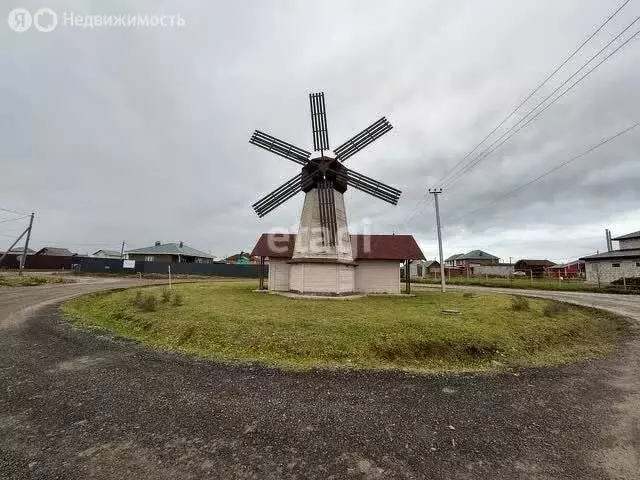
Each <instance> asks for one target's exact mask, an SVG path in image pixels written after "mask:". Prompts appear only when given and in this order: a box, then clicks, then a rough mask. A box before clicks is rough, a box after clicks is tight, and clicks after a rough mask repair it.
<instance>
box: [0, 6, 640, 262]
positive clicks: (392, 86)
mask: <svg viewBox="0 0 640 480" xmlns="http://www.w3.org/2000/svg"><path fill="white" fill-rule="evenodd" d="M23 3H24V4H25V5H21V6H25V7H26V8H30V9H34V8H39V7H40V6H41V5H39V4H36V3H35V2H23ZM48 6H49V7H51V8H53V9H54V10H56V11H58V12H63V11H73V12H74V13H75V14H78V15H129V14H131V15H136V14H143V15H144V14H179V15H181V16H182V17H183V18H185V19H186V25H185V26H184V27H183V28H143V27H139V28H95V29H81V28H70V27H67V28H64V27H62V26H59V27H58V28H57V29H56V30H55V31H54V32H52V33H48V34H43V33H39V32H34V31H31V32H26V33H24V34H17V33H14V32H12V31H10V30H9V29H8V27H7V25H6V22H3V23H2V26H1V27H0V40H1V41H2V44H3V46H4V47H3V48H2V49H1V50H0V69H1V70H2V72H3V75H2V76H1V77H0V92H1V93H0V101H2V104H3V109H2V111H1V112H0V129H1V130H0V131H2V132H3V141H2V144H1V145H2V146H1V147H0V148H1V152H2V157H1V158H2V172H3V173H2V174H0V191H1V192H2V195H1V196H0V198H1V199H2V200H1V202H0V207H6V208H11V209H15V210H19V211H31V210H35V211H36V215H37V217H36V226H35V229H34V236H33V242H34V244H35V245H36V246H42V245H45V244H48V243H51V242H59V243H60V244H63V245H70V246H74V247H75V248H73V249H74V250H76V251H81V252H82V251H91V250H92V249H94V248H93V247H94V246H95V245H98V244H99V245H101V246H103V247H105V248H108V247H111V248H115V247H117V246H118V245H119V243H120V242H121V241H122V240H125V241H126V242H127V244H128V246H129V247H130V248H134V247H142V246H146V245H150V244H152V243H153V242H154V241H155V240H162V241H172V240H173V241H176V240H183V241H185V242H186V243H187V244H189V245H193V246H194V247H196V248H200V249H202V250H207V251H208V250H211V251H212V252H213V253H214V254H215V255H219V256H222V255H225V254H230V253H232V252H234V251H239V250H245V251H246V250H248V249H250V248H251V247H252V246H253V244H254V242H255V241H256V239H257V238H258V235H259V234H260V233H261V232H263V231H268V230H271V229H273V228H276V227H285V228H290V227H291V226H294V225H295V224H296V222H297V218H298V215H299V214H300V210H301V206H302V196H301V195H299V196H297V197H295V198H294V199H293V200H291V201H290V202H288V203H287V204H286V205H284V206H283V207H281V208H279V209H277V210H275V211H274V212H272V213H271V214H269V215H268V216H266V217H264V218H263V219H259V218H257V216H256V215H255V214H254V213H253V212H252V210H251V204H252V203H253V202H254V201H256V200H257V199H258V198H260V197H262V196H263V195H264V194H266V193H268V192H269V191H271V190H272V189H274V188H275V187H276V186H278V185H280V184H282V183H283V182H284V181H286V180H287V179H288V178H290V177H292V176H293V175H295V174H296V173H297V172H298V167H297V166H296V165H295V164H293V163H291V162H288V161H287V160H285V159H282V158H280V157H277V156H274V155H269V154H268V153H267V152H264V151H262V150H260V149H257V148H255V147H253V146H251V145H249V144H248V138H249V136H250V134H251V132H252V130H253V129H255V128H259V129H261V130H264V131H266V132H268V133H271V134H273V135H275V136H277V137H280V138H282V139H284V140H286V141H289V142H291V143H294V144H296V145H299V146H300V147H302V148H306V149H309V148H310V145H311V138H310V137H311V136H310V120H309V114H308V101H307V97H306V95H307V93H308V92H310V91H320V90H323V91H325V92H326V98H327V109H328V115H329V117H328V123H329V135H330V141H331V143H332V145H334V146H335V145H337V144H339V143H341V142H342V141H344V140H346V139H347V138H349V137H350V136H351V135H353V134H354V133H356V132H358V131H359V130H360V129H362V128H364V127H365V126H367V125H369V124H370V123H371V122H372V121H373V120H375V119H377V118H379V117H380V116H381V115H387V116H388V118H389V119H390V120H391V121H392V123H393V124H394V126H395V128H394V130H392V131H391V132H390V133H389V134H388V135H386V136H385V137H383V138H382V139H380V140H378V141H377V142H375V144H373V145H371V146H370V147H369V148H367V149H366V150H364V151H362V152H360V153H359V154H358V155H356V156H354V157H352V158H351V159H349V162H348V165H349V167H350V168H354V169H356V170H358V171H360V172H362V173H364V174H366V175H369V176H372V177H375V178H378V179H380V180H382V181H384V182H386V183H389V184H391V185H395V186H397V187H398V188H401V189H402V190H403V197H402V199H401V202H400V204H399V205H398V206H397V207H391V206H388V205H387V204H384V203H382V202H379V201H375V200H372V199H371V198H370V197H368V196H366V195H364V194H362V193H361V192H357V191H355V192H354V191H349V192H347V197H346V200H347V208H348V215H349V220H350V222H351V223H352V225H358V224H359V223H361V222H363V221H365V220H367V221H369V220H370V221H371V223H372V228H373V230H374V231H378V232H391V231H398V232H403V233H412V234H414V235H415V236H416V238H418V239H419V241H420V243H421V246H422V247H423V249H424V250H425V253H427V254H428V255H429V256H434V255H435V254H436V241H435V240H436V239H435V229H434V214H433V204H432V202H431V201H425V200H423V198H424V195H425V192H426V189H427V188H428V187H430V186H435V185H436V183H437V182H438V180H439V179H440V178H441V177H442V176H443V175H445V174H446V173H447V172H448V171H449V170H450V169H451V168H452V167H453V166H454V165H455V164H456V163H457V162H458V161H459V160H460V159H461V158H463V157H464V155H465V154H466V153H467V152H468V151H469V150H470V149H471V148H473V147H474V146H475V145H476V144H477V143H478V142H479V141H480V140H481V139H482V138H483V137H484V136H485V135H486V134H487V133H488V132H489V131H491V129H492V128H493V127H494V126H495V125H496V124H497V123H498V122H499V121H500V120H501V119H502V118H503V117H504V116H505V115H506V114H507V113H508V112H509V111H510V110H511V109H512V108H513V106H514V105H516V104H517V103H518V102H519V100H520V99H522V98H523V97H524V96H526V95H527V94H528V92H530V91H531V90H532V89H533V87H534V86H535V85H536V84H537V83H538V82H540V80H541V79H542V78H544V77H545V76H546V75H547V74H548V73H549V72H550V71H551V70H552V69H553V68H554V67H555V66H556V65H559V64H560V63H561V62H562V60H563V59H564V58H566V56H567V55H568V53H569V52H571V51H572V50H573V49H574V48H575V47H576V46H577V45H578V44H580V43H581V42H582V41H583V39H585V38H586V36H587V35H588V34H589V33H590V32H592V31H593V29H594V26H595V25H598V24H599V23H600V22H601V21H602V20H603V19H604V18H606V16H608V15H609V14H610V13H611V12H612V10H613V9H612V6H611V5H609V4H605V3H603V2H599V1H597V0H588V1H578V0H572V1H567V2H562V3H560V4H559V3H558V2H551V1H550V0H548V1H545V2H540V1H537V0H527V1H521V2H509V1H508V0H501V1H498V0H495V1H487V2H482V3H479V2H473V1H461V2H455V3H453V2H436V1H433V2H424V1H417V0H416V1H408V0H407V1H405V2H403V3H402V8H399V6H398V5H395V4H390V3H389V2H382V1H377V0H376V1H370V2H367V5H366V8H364V7H363V4H362V3H361V2H338V1H337V0H336V1H329V2H321V3H315V4H313V3H309V2H291V1H284V0H282V1H277V2H252V3H250V4H243V3H241V2H236V3H229V2H226V3H222V2H205V1H204V0H203V1H197V2H190V3H188V4H183V3H182V2H175V1H174V2H170V1H168V0H164V1H156V2H151V1H146V2H136V3H135V5H131V3H130V2H124V1H114V2H109V3H108V4H99V3H96V2H87V1H80V0H76V1H71V0H69V1H62V0H58V1H56V0H51V1H50V2H49V3H48ZM8 10H9V8H8V9H7V11H8ZM638 13H639V10H638V6H637V5H629V6H628V7H626V8H625V9H624V10H623V11H622V12H621V14H620V15H619V16H618V17H616V19H615V20H614V21H612V22H611V24H610V25H608V26H607V27H606V28H605V29H604V30H603V31H602V32H601V35H600V36H598V37H597V38H596V39H595V40H594V42H593V44H590V45H589V46H588V48H586V49H585V50H584V52H581V53H580V55H578V57H577V58H576V59H574V61H573V62H572V63H571V64H569V65H568V66H567V68H566V69H565V70H563V71H562V75H560V76H559V77H558V79H557V80H554V82H552V83H551V84H550V85H548V86H547V87H545V88H544V89H542V90H541V92H539V94H538V95H536V96H535V98H534V99H532V102H535V100H536V99H541V98H544V96H545V95H546V94H548V93H549V92H550V91H551V90H552V89H553V88H555V86H556V85H558V84H559V83H560V81H561V79H562V78H564V77H566V76H567V75H568V73H567V72H571V71H572V69H575V68H576V66H578V65H580V63H581V62H582V61H584V60H586V59H587V58H588V56H589V55H591V54H593V53H595V52H596V51H597V50H598V49H599V48H600V46H602V45H604V43H606V41H608V39H610V38H612V36H613V35H614V34H615V33H616V32H617V31H619V30H620V29H621V28H623V27H624V26H625V25H626V24H628V23H629V22H630V21H631V19H633V18H634V17H635V16H637V15H638ZM638 84H640V47H639V46H638V41H636V42H633V43H631V44H630V45H629V46H627V47H626V48H625V49H624V50H622V51H621V52H620V53H619V54H618V55H616V56H615V57H613V58H611V60H610V61H608V62H607V63H605V64H603V65H602V67H600V69H599V70H597V71H596V72H594V73H593V75H591V76H590V77H589V78H588V79H586V80H585V81H584V82H583V83H582V84H581V85H579V86H578V87H576V88H575V89H574V90H572V91H571V92H570V93H568V94H567V95H566V96H565V97H564V98H563V99H562V100H561V101H560V102H558V104H556V105H554V106H552V107H551V108H549V109H548V110H547V111H546V112H545V113H544V114H543V115H542V116H541V117H540V118H539V119H538V120H537V121H535V122H533V123H532V124H531V125H529V126H528V127H526V128H525V129H523V130H522V131H521V132H519V133H518V134H517V135H516V136H514V137H513V138H512V139H511V140H509V141H508V142H507V143H506V144H505V145H504V146H503V147H501V148H499V149H498V150H496V151H495V152H494V153H493V154H492V155H490V156H489V157H487V158H486V159H485V160H484V161H482V162H481V163H480V164H478V166H477V167H476V168H473V169H472V170H470V171H469V172H468V173H466V174H465V175H463V176H461V177H460V178H459V179H456V181H454V182H452V183H451V185H448V186H447V187H446V188H445V192H444V194H443V195H442V196H441V207H442V218H443V225H444V229H443V233H444V238H445V253H446V254H447V255H448V254H451V253H456V252H457V251H468V250H471V249H475V248H481V249H483V250H488V251H490V252H491V253H493V254H495V255H497V256H499V257H501V258H505V259H506V258H507V257H508V256H513V257H516V258H517V257H531V256H536V257H537V256H541V257H549V258H551V259H557V260H560V259H568V258H571V257H575V256H579V255H581V254H585V253H588V252H589V251H593V250H594V249H597V248H604V241H603V238H604V235H603V233H602V231H603V230H604V228H605V227H609V228H611V229H612V230H613V231H614V234H623V233H626V232H627V231H633V230H637V229H638V228H640V225H639V224H638V222H639V220H638V219H640V215H638V214H639V213H640V206H639V200H640V190H639V189H638V188H637V184H638V176H639V173H638V172H640V168H639V166H638V161H639V160H638V157H637V152H638V143H639V142H640V129H638V131H635V132H632V133H629V134H628V135H627V136H625V137H623V138H620V139H618V140H615V141H614V142H611V143H610V144H608V145H607V146H605V147H603V148H602V149H600V150H598V151H596V152H594V153H593V154H590V155H589V156H587V157H585V158H583V159H581V160H579V161H577V162H575V163H574V164H572V165H570V166H568V167H567V168H565V169H562V170H560V171H558V172H557V173H555V174H553V175H551V176H549V177H547V178H545V179H543V180H541V181H540V182H538V183H536V184H534V185H532V186H531V187H529V188H526V189H523V190H522V191H520V192H518V193H517V194H514V195H512V196H510V197H508V198H505V199H504V200H500V201H497V202H495V203H492V204H489V203H490V202H491V201H492V200H494V199H495V198H496V197H499V196H500V195H502V194H503V193H505V192H508V191H510V190H512V189H514V188H516V187H517V186H519V185H521V184H523V183H525V182H527V181H528V180H531V179H532V178H535V177H536V176H538V175H539V174H540V173H542V172H544V171H547V170H549V169H551V168H553V167H554V166H555V165H558V164H559V163H561V162H563V161H565V160H566V159H568V158H570V157H571V156H573V155H576V154H578V153H580V152H581V151H584V150H586V149H587V148H589V147H590V146H592V145H594V144H596V143H598V142H599V141H601V140H602V139H603V138H605V137H607V136H609V135H611V134H613V133H615V132H616V131H619V130H621V129H622V128H625V127H626V126H628V125H630V124H632V123H634V122H636V121H638V120H639V118H638V117H637V112H638V111H640V97H639V96H638V95H637V85H638ZM534 104H535V103H532V104H531V105H534ZM517 118H519V117H518V116H516V117H515V119H517ZM485 204H489V205H488V206H487V207H486V208H482V207H483V205H485ZM476 209H479V210H478V211H475V212H473V213H468V214H466V212H470V211H472V210H476ZM458 217H459V218H458ZM19 227H20V225H18V224H15V225H14V224H12V223H3V224H0V233H3V234H4V235H5V236H3V237H0V239H2V241H9V238H8V236H7V235H13V234H14V232H17V231H18V230H19ZM600 237H602V239H601V238H600Z"/></svg>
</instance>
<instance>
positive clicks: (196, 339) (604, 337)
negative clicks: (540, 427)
mask: <svg viewBox="0 0 640 480" xmlns="http://www.w3.org/2000/svg"><path fill="white" fill-rule="evenodd" d="M253 288H255V282H250V283H248V282H220V283H215V282H209V283H206V284H202V283H192V284H178V285H175V286H174V290H173V291H174V292H177V293H178V295H179V296H180V297H181V298H182V304H181V305H174V304H172V302H171V301H170V302H162V301H161V296H162V292H163V290H164V289H165V287H164V286H157V287H150V288H144V289H131V290H120V291H115V292H100V293H95V294H91V295H87V296H83V297H78V298H76V299H73V300H71V301H69V302H67V303H66V304H65V305H64V306H63V311H64V313H65V314H66V315H67V316H68V318H70V319H71V320H72V322H74V323H75V324H77V325H79V326H82V327H89V328H99V329H107V330H109V331H112V332H114V333H115V334H117V335H119V336H122V337H126V338H130V339H133V340H136V341H139V342H142V343H145V344H148V345H150V346H152V347H154V348H158V349H163V350H176V351H181V352H185V353H190V354H195V355H198V356H202V357H207V358H213V359H218V360H224V361H251V362H254V361H257V362H262V363H266V364H271V365H278V366H284V367H291V368H307V367H359V368H372V369H388V368H396V369H406V370H418V371H474V370H495V369H501V368H504V367H505V366H534V365H554V364H561V363H566V362H572V361H576V360H579V359H583V358H588V357H594V356H601V355H606V354H608V353H611V352H612V351H613V349H614V348H615V345H616V343H617V342H618V340H619V339H620V338H621V337H622V336H623V335H625V333H626V332H627V331H628V330H627V323H626V321H624V320H623V319H620V318H618V317H615V316H613V315H610V314H607V313H603V312H599V311H595V310H592V309H587V308H581V307H574V306H567V305H565V304H557V302H556V303H553V302H550V301H547V300H541V299H528V300H524V302H523V303H524V304H525V305H524V306H523V307H521V308H524V310H514V307H513V304H512V297H509V296H504V295H479V296H472V295H470V294H468V293H459V292H449V293H447V294H445V295H444V296H443V295H441V294H440V293H439V292H420V293H418V294H417V296H415V297H383V296H372V297H365V298H361V299H355V300H312V299H292V298H285V297H282V296H279V295H269V294H261V293H255V292H252V289H253ZM137 292H140V293H137ZM148 294H152V295H153V296H154V297H155V298H156V300H157V305H155V309H154V310H152V311H146V310H149V309H150V308H152V307H154V306H153V305H151V306H150V307H147V308H146V310H145V308H144V305H142V306H140V299H141V298H142V299H144V298H146V297H147V295H148ZM136 295H138V298H137V302H136ZM518 298H523V297H518ZM134 303H135V304H134ZM550 304H552V307H548V306H549V305H550ZM545 307H547V309H548V310H549V309H550V310H551V311H549V312H547V314H548V315H552V316H546V315H545V314H544V313H543V311H544V309H545ZM443 309H458V310H460V314H459V315H445V314H443V313H442V310H443Z"/></svg>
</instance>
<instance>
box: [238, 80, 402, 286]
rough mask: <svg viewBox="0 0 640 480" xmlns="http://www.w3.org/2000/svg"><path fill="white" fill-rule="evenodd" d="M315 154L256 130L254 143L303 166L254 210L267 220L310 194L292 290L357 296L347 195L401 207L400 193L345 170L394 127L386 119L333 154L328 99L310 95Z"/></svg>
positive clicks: (298, 238) (295, 254) (295, 257)
mask: <svg viewBox="0 0 640 480" xmlns="http://www.w3.org/2000/svg"><path fill="white" fill-rule="evenodd" d="M309 104H310V108H311V129H312V133H313V149H314V151H316V152H320V153H319V155H318V156H316V157H314V158H311V157H312V153H311V152H308V151H306V150H303V149H301V148H298V147H296V146H294V145H291V144H290V143H287V142H284V141H282V140H279V139H277V138H275V137H272V136H271V135H267V134H266V133H263V132H261V131H259V130H256V131H255V132H254V133H253V135H252V136H251V139H250V140H249V142H250V143H252V144H254V145H256V146H258V147H261V148H263V149H265V150H268V151H270V152H273V153H275V154H276V155H280V156H281V157H284V158H286V159H288V160H291V161H292V162H295V163H297V164H298V165H300V166H301V167H302V168H301V171H300V173H298V174H297V175H296V176H294V177H293V178H291V179H290V180H288V181H287V182H285V183H283V184H282V185H281V186H279V187H278V188H276V189H275V190H274V191H272V192H271V193H269V194H268V195H266V196H265V197H263V198H262V199H260V200H259V201H257V202H256V203H255V204H253V208H254V210H255V211H256V213H257V214H258V216H260V217H263V216H264V215H266V214H267V213H269V212H271V211H272V210H274V209H275V208H277V207H278V206H280V205H282V204H283V203H285V202H286V201H287V200H289V199H290V198H292V197H293V196H295V195H296V194H297V193H299V192H304V193H305V199H304V205H303V207H302V215H301V216H300V225H299V229H298V234H297V236H296V240H295V246H294V250H293V256H292V258H291V261H290V264H291V268H290V274H289V275H290V286H291V290H293V291H299V292H324V293H326V292H330V293H334V294H343V293H349V292H353V291H354V290H355V284H354V278H355V273H354V269H355V268H356V264H355V262H354V259H353V252H352V246H351V240H350V237H349V231H348V228H347V213H346V209H345V204H344V192H345V191H346V190H347V188H348V187H353V188H355V189H357V190H360V191H362V192H364V193H367V194H369V195H371V196H373V197H376V198H378V199H380V200H383V201H385V202H388V203H391V204H392V205H396V204H397V203H398V199H399V198H400V194H401V192H400V190H398V189H396V188H393V187H390V186H389V185H385V184H384V183H382V182H379V181H377V180H374V179H373V178H370V177H367V176H366V175H362V174H361V173H358V172H356V171H355V170H351V169H349V168H347V167H346V166H345V165H344V162H345V161H346V160H347V159H348V158H350V157H351V156H353V155H355V154H356V153H358V152H359V151H360V150H362V149H363V148H364V147H366V146H367V145H369V144H370V143H372V142H373V141H375V140H377V139H378V138H380V137H381V136H382V135H384V134H385V133H387V132H388V131H389V130H391V129H392V128H393V127H392V126H391V124H390V123H389V121H388V120H387V119H386V118H385V117H382V118H380V119H379V120H377V121H375V122H374V123H372V124H371V125H370V126H368V127H367V128H365V129H364V130H362V131H361V132H360V133H358V134H357V135H354V136H353V137H352V138H350V139H349V140H347V141H346V142H344V143H343V144H341V145H340V146H338V147H337V148H335V149H334V150H333V153H334V156H330V155H329V154H328V152H329V135H328V131H327V115H326V108H325V102H324V93H312V94H309Z"/></svg>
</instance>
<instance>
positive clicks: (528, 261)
mask: <svg viewBox="0 0 640 480" xmlns="http://www.w3.org/2000/svg"><path fill="white" fill-rule="evenodd" d="M520 262H523V263H526V264H527V265H535V266H542V267H553V266H555V263H553V262H552V261H550V260H531V259H524V258H523V259H522V260H518V261H517V262H516V265H517V264H518V263H520Z"/></svg>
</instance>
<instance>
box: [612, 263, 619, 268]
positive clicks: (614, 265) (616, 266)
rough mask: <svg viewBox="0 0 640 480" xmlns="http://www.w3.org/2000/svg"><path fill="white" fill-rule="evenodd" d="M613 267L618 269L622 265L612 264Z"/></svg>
mask: <svg viewBox="0 0 640 480" xmlns="http://www.w3.org/2000/svg"><path fill="white" fill-rule="evenodd" d="M611 266H612V267H615V268H618V267H620V264H619V263H612V264H611Z"/></svg>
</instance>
